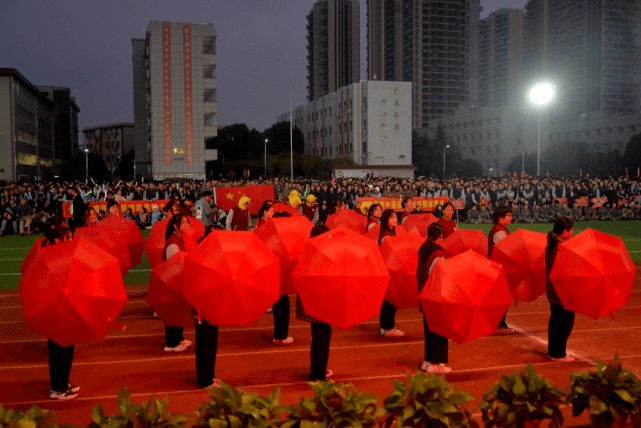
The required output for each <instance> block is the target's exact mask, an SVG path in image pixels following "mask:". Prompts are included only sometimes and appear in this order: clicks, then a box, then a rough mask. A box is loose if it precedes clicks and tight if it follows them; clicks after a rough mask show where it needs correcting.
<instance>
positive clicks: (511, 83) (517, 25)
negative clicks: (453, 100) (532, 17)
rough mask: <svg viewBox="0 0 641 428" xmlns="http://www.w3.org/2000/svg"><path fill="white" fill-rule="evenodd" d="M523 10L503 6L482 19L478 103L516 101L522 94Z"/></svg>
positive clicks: (489, 105) (492, 103)
mask: <svg viewBox="0 0 641 428" xmlns="http://www.w3.org/2000/svg"><path fill="white" fill-rule="evenodd" d="M522 75H523V10H521V9H500V10H498V11H496V12H493V13H491V14H490V16H488V17H487V18H485V19H481V22H480V31H479V104H480V106H481V107H502V106H507V105H516V104H517V103H518V102H520V101H521V100H522V98H523V92H524V88H523V87H522Z"/></svg>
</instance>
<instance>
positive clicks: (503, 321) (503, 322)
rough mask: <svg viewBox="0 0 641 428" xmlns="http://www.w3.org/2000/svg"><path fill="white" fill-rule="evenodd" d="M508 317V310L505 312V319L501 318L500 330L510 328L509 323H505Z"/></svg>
mask: <svg viewBox="0 0 641 428" xmlns="http://www.w3.org/2000/svg"><path fill="white" fill-rule="evenodd" d="M506 316H507V309H506V310H505V313H504V314H503V318H501V322H500V323H499V327H498V328H509V327H508V326H507V323H506V322H505V317H506Z"/></svg>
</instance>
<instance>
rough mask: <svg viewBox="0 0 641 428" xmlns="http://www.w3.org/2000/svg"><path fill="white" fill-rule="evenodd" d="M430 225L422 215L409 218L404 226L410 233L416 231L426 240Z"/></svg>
mask: <svg viewBox="0 0 641 428" xmlns="http://www.w3.org/2000/svg"><path fill="white" fill-rule="evenodd" d="M429 225H430V224H429V223H428V222H427V221H425V219H424V218H423V216H422V215H417V214H413V215H410V216H409V217H407V220H405V221H404V222H403V225H402V226H403V227H404V228H405V229H406V230H408V231H411V230H413V229H415V230H416V231H417V232H418V233H419V234H420V235H421V236H422V237H423V238H426V237H427V228H428V227H429Z"/></svg>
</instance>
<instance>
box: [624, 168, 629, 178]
mask: <svg viewBox="0 0 641 428" xmlns="http://www.w3.org/2000/svg"><path fill="white" fill-rule="evenodd" d="M625 176H626V177H629V175H628V167H627V166H626V167H625Z"/></svg>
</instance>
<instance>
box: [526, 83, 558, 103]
mask: <svg viewBox="0 0 641 428" xmlns="http://www.w3.org/2000/svg"><path fill="white" fill-rule="evenodd" d="M552 97H554V87H553V86H552V85H550V84H549V83H542V84H540V85H536V86H535V87H533V88H532V89H531V90H530V100H532V102H533V103H534V104H537V105H541V106H542V105H544V104H547V103H549V102H550V100H551V99H552Z"/></svg>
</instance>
